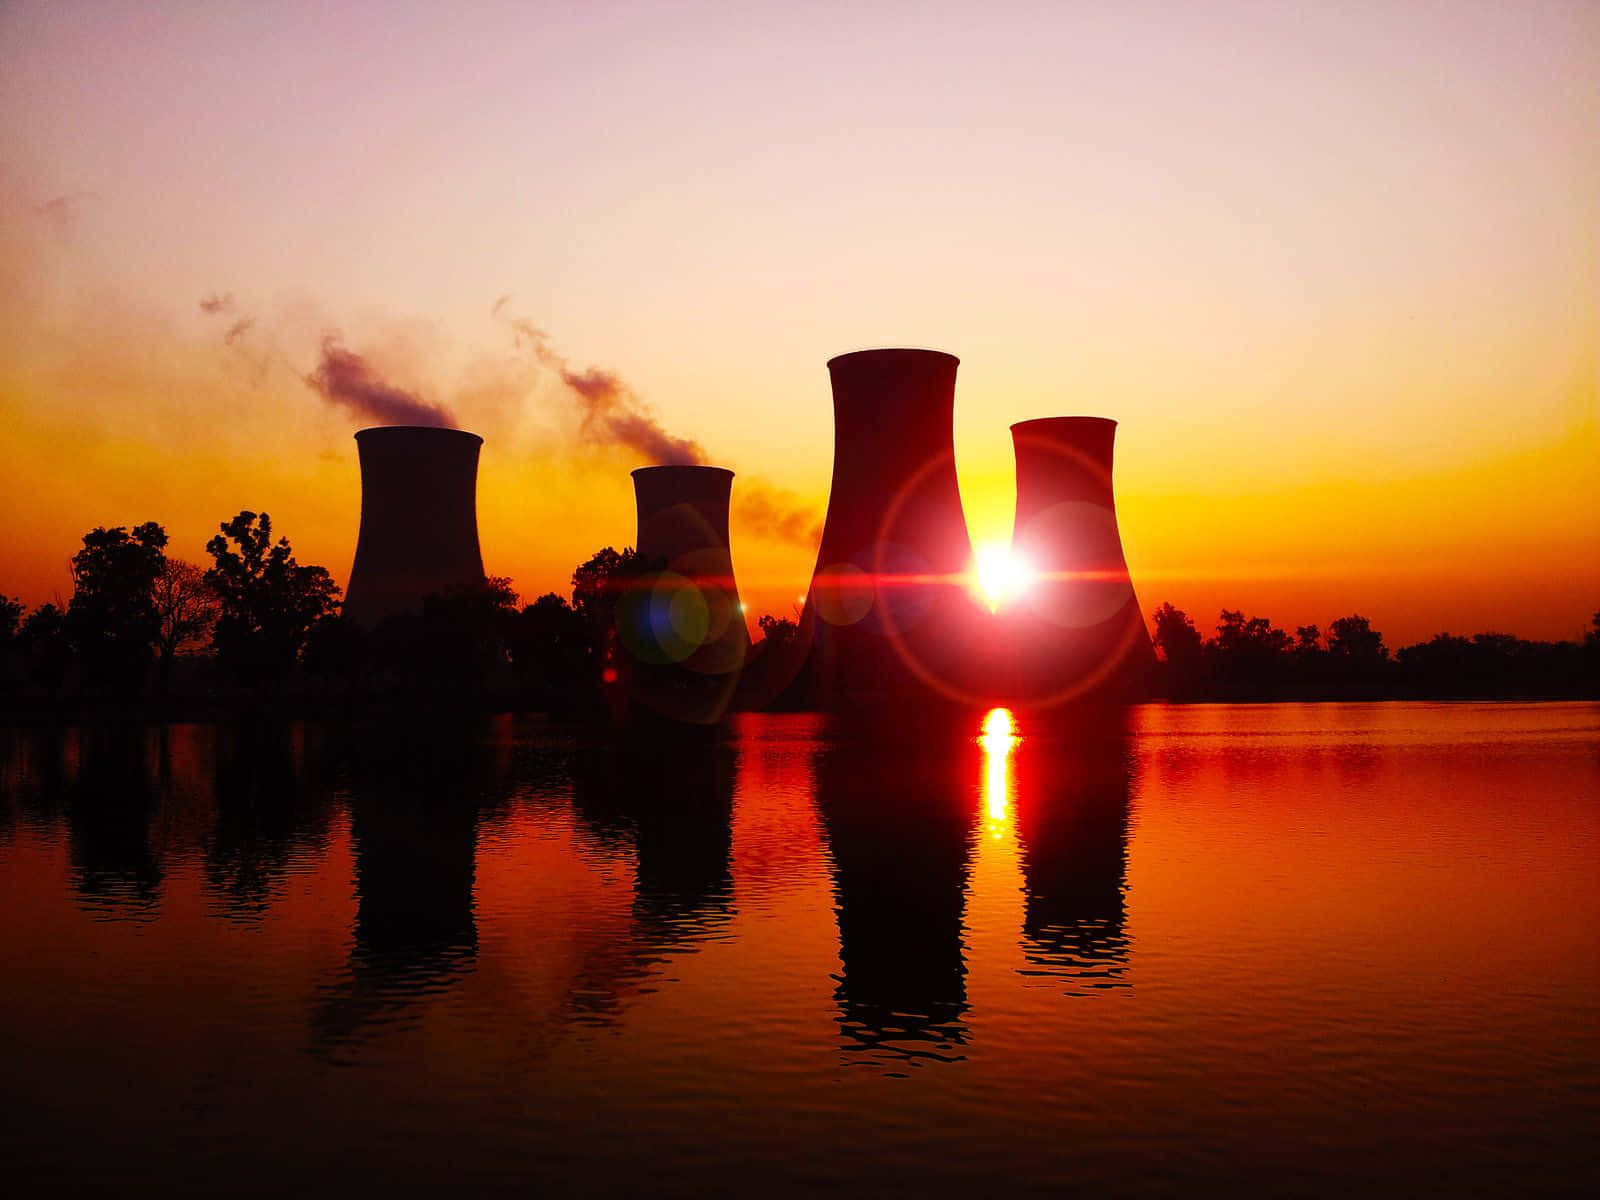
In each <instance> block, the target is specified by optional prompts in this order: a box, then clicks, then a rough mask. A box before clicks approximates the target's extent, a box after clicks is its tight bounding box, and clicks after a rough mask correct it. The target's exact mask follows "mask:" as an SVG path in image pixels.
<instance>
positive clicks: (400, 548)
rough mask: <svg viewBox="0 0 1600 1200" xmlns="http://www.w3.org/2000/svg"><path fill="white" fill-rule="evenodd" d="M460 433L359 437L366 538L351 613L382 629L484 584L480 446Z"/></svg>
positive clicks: (383, 432) (407, 431)
mask: <svg viewBox="0 0 1600 1200" xmlns="http://www.w3.org/2000/svg"><path fill="white" fill-rule="evenodd" d="M482 445H483V439H482V438H481V437H479V436H478V435H477V434H475V433H467V432H465V431H463V430H460V429H434V428H429V427H425V426H416V425H388V426H381V427H378V428H374V429H363V430H361V431H360V432H358V433H357V434H356V448H357V451H358V452H359V454H360V456H361V533H360V535H359V537H358V538H357V539H356V558H355V564H354V565H353V566H352V567H351V568H350V586H349V587H348V588H346V589H345V602H344V611H345V615H346V616H348V617H350V618H351V619H352V620H354V621H356V622H358V623H360V624H362V625H366V626H372V625H376V624H377V623H378V622H379V621H381V620H383V619H384V618H385V617H388V616H392V615H394V614H397V613H404V612H418V611H420V610H421V608H422V601H423V598H424V597H426V596H430V595H435V594H438V593H440V592H445V591H448V590H450V589H451V588H457V587H470V586H472V585H473V584H477V583H482V582H483V556H482V555H481V554H480V553H479V550H478V507H477V487H478V448H479V447H480V446H482Z"/></svg>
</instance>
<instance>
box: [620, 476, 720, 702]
mask: <svg viewBox="0 0 1600 1200" xmlns="http://www.w3.org/2000/svg"><path fill="white" fill-rule="evenodd" d="M732 487H733V472H732V471H727V470H724V469H722V468H721V467H640V468H639V469H638V470H636V471H634V472H633V490H634V498H635V500H636V502H637V505H638V511H639V534H638V539H637V541H636V543H635V546H636V549H637V551H638V554H639V568H640V569H639V571H638V572H637V573H635V574H632V575H629V576H628V577H626V578H624V579H623V580H622V581H621V586H622V594H621V595H620V596H619V597H618V600H617V638H618V642H619V643H620V647H621V651H622V653H621V655H620V657H619V663H618V666H619V668H620V669H621V674H622V683H623V686H624V690H625V692H626V695H627V697H628V700H629V702H630V705H631V706H632V708H633V711H634V712H635V713H636V714H638V715H648V714H653V715H655V716H659V717H666V718H668V719H670V720H673V721H681V722H687V723H690V724H697V725H710V724H714V723H715V722H717V721H719V720H720V719H721V718H722V715H723V714H724V713H725V712H726V711H727V709H728V704H729V701H730V700H731V699H732V697H733V692H734V689H735V687H737V686H738V682H739V673H740V671H741V670H742V669H743V667H744V662H745V657H746V655H747V654H748V653H749V651H750V632H749V630H748V629H747V628H746V626H745V623H744V610H743V608H742V607H741V605H740V603H739V589H738V586H737V585H736V584H735V583H734V578H733V558H732V555H731V553H730V551H729V548H728V498H729V493H730V491H731V490H732Z"/></svg>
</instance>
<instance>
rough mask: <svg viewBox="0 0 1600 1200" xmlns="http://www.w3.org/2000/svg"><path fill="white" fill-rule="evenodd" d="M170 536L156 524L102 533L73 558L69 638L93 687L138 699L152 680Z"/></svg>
mask: <svg viewBox="0 0 1600 1200" xmlns="http://www.w3.org/2000/svg"><path fill="white" fill-rule="evenodd" d="M166 544H167V533H166V530H164V529H162V528H161V526H160V525H157V524H156V523H155V522H154V521H146V522H145V523H144V524H142V525H136V526H134V528H133V530H132V531H131V532H130V531H129V530H128V529H126V528H124V527H123V526H120V525H119V526H117V527H116V528H114V529H105V528H97V529H94V530H92V531H91V532H89V533H86V534H84V535H83V549H81V550H79V551H78V552H77V553H76V554H74V555H73V556H72V601H71V603H70V604H68V606H67V614H66V622H67V636H68V638H69V639H70V641H71V642H72V646H73V649H74V650H75V651H76V652H77V656H78V660H79V662H80V663H81V664H82V668H83V673H84V678H85V681H86V683H88V684H89V685H90V686H91V687H103V688H106V689H108V690H110V691H111V692H112V693H114V694H117V695H123V696H126V695H133V694H136V693H137V692H138V691H139V690H140V689H142V688H143V687H144V685H145V683H146V681H147V680H148V678H149V675H150V667H151V664H152V662H153V661H154V656H155V644H156V638H157V636H158V634H159V632H160V626H161V618H160V614H159V613H158V612H157V611H156V604H155V597H154V594H153V593H154V588H155V583H156V580H157V579H158V578H159V577H160V575H161V570H162V567H163V565H164V564H165V562H166V555H165V553H164V548H165V547H166Z"/></svg>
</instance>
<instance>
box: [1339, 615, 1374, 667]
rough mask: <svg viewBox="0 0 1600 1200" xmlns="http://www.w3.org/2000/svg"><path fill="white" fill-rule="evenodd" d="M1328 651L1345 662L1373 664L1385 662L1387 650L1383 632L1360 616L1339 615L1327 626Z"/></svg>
mask: <svg viewBox="0 0 1600 1200" xmlns="http://www.w3.org/2000/svg"><path fill="white" fill-rule="evenodd" d="M1328 653H1329V654H1330V655H1332V656H1333V657H1334V658H1337V659H1343V660H1345V661H1346V662H1351V663H1360V664H1373V663H1381V662H1387V661H1388V660H1389V651H1388V650H1387V649H1386V648H1385V647H1384V644H1383V634H1381V633H1379V632H1378V631H1377V630H1376V629H1374V628H1372V623H1371V622H1370V621H1368V620H1367V618H1365V617H1362V616H1349V617H1340V618H1339V619H1338V620H1337V621H1334V622H1333V623H1332V624H1330V625H1329V626H1328Z"/></svg>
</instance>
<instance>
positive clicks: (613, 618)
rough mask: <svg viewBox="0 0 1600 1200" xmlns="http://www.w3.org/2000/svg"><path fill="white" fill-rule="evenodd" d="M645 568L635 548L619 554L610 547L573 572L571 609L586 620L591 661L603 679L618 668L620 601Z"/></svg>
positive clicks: (629, 548)
mask: <svg viewBox="0 0 1600 1200" xmlns="http://www.w3.org/2000/svg"><path fill="white" fill-rule="evenodd" d="M644 567H645V562H644V560H643V559H642V558H640V556H639V554H638V552H637V551H635V550H634V548H633V547H632V546H629V547H627V548H626V549H625V550H623V551H622V552H621V553H620V554H619V553H617V551H616V550H614V549H613V548H612V547H610V546H607V547H605V548H604V549H602V550H597V551H595V552H594V553H593V554H592V555H590V556H589V558H588V560H587V561H586V562H584V563H583V564H581V565H580V566H579V567H578V568H577V569H576V570H574V571H573V572H572V607H573V608H574V609H575V610H576V611H577V613H578V615H579V616H580V617H582V618H583V624H584V628H585V629H586V630H587V631H588V638H589V655H590V659H591V662H592V663H593V664H594V671H595V673H596V675H597V676H598V677H599V678H600V679H606V673H607V672H608V671H614V670H615V666H616V664H615V662H614V659H615V657H616V654H615V647H616V633H617V601H618V599H619V598H620V594H621V591H622V589H623V588H624V587H625V586H627V581H628V580H629V579H630V578H632V577H635V576H638V575H640V574H642V573H643V570H644ZM611 678H613V679H614V678H615V675H612V676H611ZM607 682H609V680H607Z"/></svg>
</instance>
